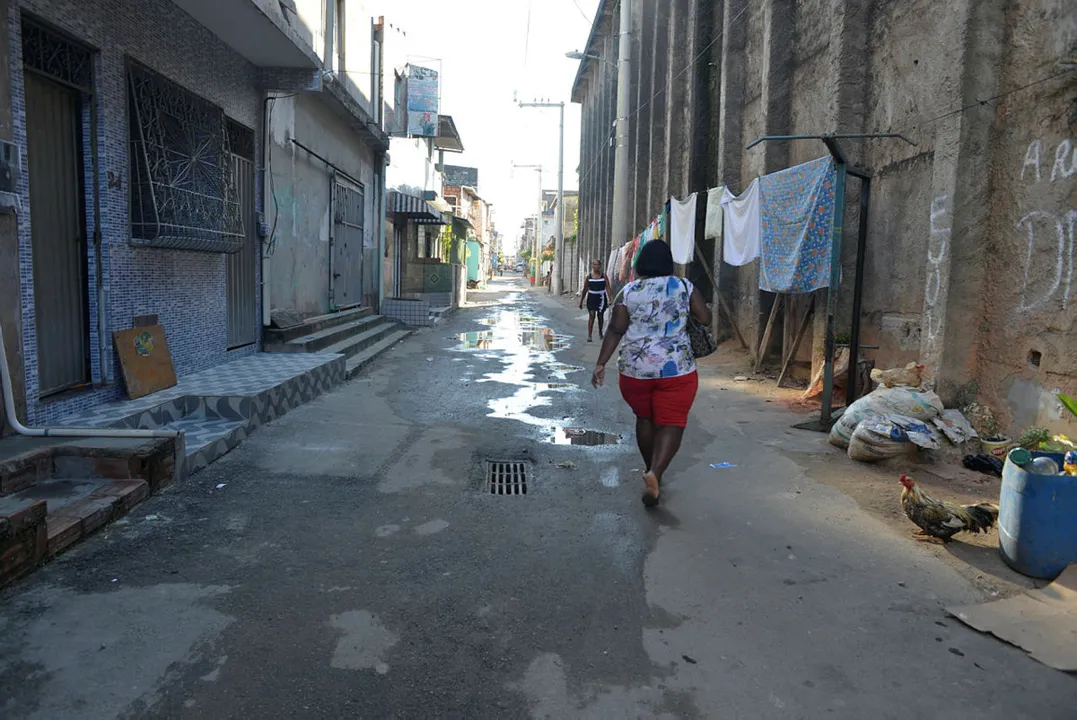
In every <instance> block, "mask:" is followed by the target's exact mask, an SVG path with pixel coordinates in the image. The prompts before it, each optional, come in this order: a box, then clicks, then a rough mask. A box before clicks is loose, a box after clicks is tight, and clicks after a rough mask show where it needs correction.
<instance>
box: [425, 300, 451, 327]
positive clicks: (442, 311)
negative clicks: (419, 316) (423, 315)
mask: <svg viewBox="0 0 1077 720" xmlns="http://www.w3.org/2000/svg"><path fill="white" fill-rule="evenodd" d="M451 312H452V305H446V306H445V307H432V308H430V324H431V325H438V324H440V323H441V322H442V321H444V320H445V316H446V315H448V314H449V313H451Z"/></svg>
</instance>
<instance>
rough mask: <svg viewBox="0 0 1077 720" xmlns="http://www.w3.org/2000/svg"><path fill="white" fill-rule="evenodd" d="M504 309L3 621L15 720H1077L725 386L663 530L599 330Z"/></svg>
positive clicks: (99, 544) (84, 558)
mask: <svg viewBox="0 0 1077 720" xmlns="http://www.w3.org/2000/svg"><path fill="white" fill-rule="evenodd" d="M495 287H496V288H497V289H498V292H492V293H477V294H473V295H472V296H471V298H470V299H471V300H472V301H477V302H488V303H489V304H490V305H489V307H484V308H474V309H467V310H464V311H462V312H459V313H457V314H456V315H454V316H453V317H451V318H450V319H449V321H448V322H447V324H445V325H443V326H441V327H438V328H435V329H433V330H428V331H423V332H421V333H419V334H417V335H415V336H413V337H412V338H411V339H409V340H408V341H406V342H405V343H403V344H401V345H400V346H398V347H397V348H395V349H394V350H392V351H391V352H390V353H389V354H388V355H387V356H385V357H384V358H382V359H381V360H379V361H378V363H377V364H375V365H374V366H373V368H372V369H371V370H370V371H368V372H367V373H366V375H364V376H362V377H361V378H359V379H357V380H356V381H353V382H351V383H350V384H348V385H346V386H344V387H342V388H340V389H338V390H337V391H335V392H333V393H330V394H329V395H326V396H323V397H322V398H319V399H318V400H316V401H314V402H312V403H310V404H308V405H306V406H304V407H301V408H298V409H296V410H294V411H293V412H291V413H290V414H288V415H287V416H285V417H284V418H282V419H280V420H279V421H277V422H275V423H272V424H271V425H269V426H267V427H264V428H262V429H261V430H259V431H258V432H256V433H255V434H254V435H253V436H252V437H251V438H250V439H249V440H248V441H247V442H245V443H244V444H243V445H241V446H240V447H239V448H238V449H236V450H235V451H233V452H232V453H230V454H229V455H228V456H226V457H225V458H223V459H222V460H220V461H218V462H217V463H215V464H214V465H212V466H211V467H210V468H208V469H207V470H205V471H203V472H202V473H199V474H197V475H195V476H194V477H193V478H191V479H189V480H188V481H187V482H185V483H183V484H181V485H179V486H177V487H174V488H171V489H169V490H168V491H166V492H165V493H163V494H162V495H160V496H158V497H156V498H153V499H151V500H150V501H149V502H147V503H145V504H144V505H142V506H140V507H139V508H137V509H136V511H135V512H134V513H133V514H132V515H131V516H129V517H128V518H127V519H126V521H122V522H121V523H119V524H116V525H113V526H112V527H111V528H110V529H108V530H107V531H106V532H105V533H103V534H100V535H98V536H95V537H93V538H91V539H90V540H89V541H87V542H85V543H83V544H82V545H81V546H79V547H78V548H76V549H75V550H74V551H72V552H70V553H68V554H67V555H65V556H63V557H61V558H60V559H59V560H58V561H56V562H54V563H53V564H51V565H50V566H48V567H47V568H45V569H43V570H42V571H39V572H38V573H37V574H36V575H34V576H33V577H31V578H30V579H28V580H27V581H24V582H22V583H20V584H18V585H16V586H15V587H14V588H11V589H9V590H7V591H5V592H4V593H3V594H2V595H0V603H2V608H0V711H2V712H0V714H2V716H3V717H5V718H8V717H10V718H22V717H41V718H67V717H78V718H97V717H102V718H107V717H143V716H146V717H191V718H194V717H198V718H207V717H208V718H231V717H362V718H382V717H400V718H431V717H444V718H524V717H550V718H574V717H594V718H621V717H640V718H653V717H667V718H690V717H718V718H725V717H729V718H742V717H743V718H771V717H774V718H785V717H794V718H815V717H850V718H854V717H855V718H860V717H872V718H890V717H893V718H899V717H961V718H964V717H968V718H972V717H976V718H984V717H999V718H1002V717H1005V718H1015V717H1036V718H1072V717H1074V715H1073V710H1072V708H1073V707H1077V705H1075V704H1074V701H1075V699H1077V686H1075V681H1074V679H1073V678H1070V677H1067V676H1064V675H1062V674H1060V673H1056V672H1054V671H1051V670H1048V669H1046V668H1044V667H1042V666H1040V665H1038V664H1036V663H1035V662H1033V661H1031V660H1029V659H1027V658H1026V657H1024V655H1023V653H1021V652H1020V651H1018V650H1015V649H1013V648H1009V647H1008V646H1005V645H1003V644H1002V643H999V642H997V641H995V640H993V639H991V638H988V637H983V636H980V635H978V634H976V633H973V632H971V631H968V630H966V629H964V628H963V627H961V626H959V625H958V624H957V623H956V622H955V621H952V620H948V619H946V616H945V613H944V612H943V611H942V607H943V605H944V604H949V603H954V602H970V601H976V600H979V599H981V598H980V596H979V594H978V593H977V591H975V590H974V589H973V588H971V587H970V586H969V585H968V584H967V583H965V581H964V580H962V579H961V578H960V577H958V576H957V575H956V574H955V573H953V572H952V571H950V570H949V569H947V568H945V567H944V566H942V565H941V563H939V562H937V561H935V560H934V559H933V558H930V557H928V556H925V555H919V554H917V553H916V552H915V550H913V551H911V552H910V551H908V550H907V549H906V547H905V545H904V544H902V543H904V542H905V541H904V540H901V541H899V540H898V539H896V538H895V537H893V536H892V533H890V531H888V530H887V529H885V528H883V527H882V526H880V525H879V524H877V523H874V522H873V521H871V520H870V519H868V518H866V517H865V516H864V515H863V514H861V513H860V512H859V510H858V509H857V508H856V507H855V506H854V505H853V504H852V503H851V502H849V501H848V500H847V499H846V498H844V497H843V496H841V495H840V494H838V493H836V492H835V491H833V490H831V489H829V488H825V487H821V486H817V485H815V484H814V483H812V482H811V481H810V480H808V479H807V478H805V477H804V476H803V474H802V473H800V472H799V470H798V469H797V468H796V467H795V466H794V465H792V463H791V462H789V461H788V460H786V459H785V458H783V457H782V456H781V455H780V454H779V453H777V452H774V451H773V445H774V436H773V435H767V434H766V433H763V432H761V431H760V430H747V431H746V430H745V427H746V425H745V423H749V422H751V423H753V424H752V425H748V426H747V427H750V428H763V427H770V426H773V427H775V428H777V427H781V428H786V425H785V424H783V423H784V422H785V420H784V418H782V417H781V416H780V415H779V414H778V413H779V411H778V410H776V409H775V408H773V407H769V406H763V405H762V404H761V401H759V400H756V399H750V398H742V397H734V396H733V393H725V392H721V393H720V392H718V390H716V389H714V388H707V386H706V383H704V390H703V391H702V394H701V396H700V399H699V401H698V402H697V408H696V412H695V415H694V418H695V422H694V425H693V427H692V428H690V429H689V432H688V434H687V436H686V444H685V449H684V451H683V452H682V454H681V456H679V457H678V458H677V460H675V462H674V465H673V467H672V468H671V471H670V472H671V478H672V480H673V481H672V482H671V483H670V486H669V488H668V491H667V493H666V494H665V497H664V499H665V506H664V508H662V509H660V510H658V511H657V512H648V511H645V510H644V509H643V507H642V505H641V504H640V502H639V490H640V488H639V487H638V485H639V483H638V481H637V475H638V473H639V467H640V466H639V461H638V459H637V455H636V451H635V447H634V441H633V438H632V434H631V416H630V413H629V412H628V410H627V408H625V407H624V406H623V404H622V403H621V402H620V400H619V398H618V396H617V395H616V390H615V388H612V387H611V388H606V389H604V390H602V391H597V392H596V391H593V390H591V389H590V388H589V386H587V381H588V380H589V376H590V375H589V371H587V370H585V368H590V366H591V364H592V363H593V358H594V356H595V355H596V354H597V344H593V345H590V346H588V345H586V344H585V343H583V342H582V340H583V338H584V333H585V325H584V324H583V323H582V322H581V321H580V317H581V314H580V313H578V312H575V311H574V310H573V311H566V310H565V309H564V308H563V307H562V306H559V305H556V304H555V303H554V302H553V301H552V300H549V299H548V298H543V297H536V296H533V295H531V294H529V293H527V292H522V287H520V286H518V285H515V284H514V283H513V281H512V280H510V279H508V278H506V279H505V280H504V281H500V282H498V283H496V284H495ZM768 423H770V424H769V425H768ZM566 429H568V432H567V433H566ZM578 429H587V430H592V431H597V432H599V433H610V434H612V435H614V436H616V435H618V434H620V435H622V436H623V442H621V443H620V444H614V445H601V446H580V445H573V444H571V443H572V441H573V440H574V439H575V440H584V441H586V442H597V441H599V440H602V439H604V438H603V437H602V436H600V435H591V434H589V435H586V436H579V432H578ZM774 432H775V433H779V434H780V435H781V436H782V437H783V438H784V436H785V435H786V434H788V433H784V434H783V433H782V431H778V430H775V431H774ZM818 441H819V439H818V438H817V437H814V436H812V437H807V438H806V437H804V436H803V435H800V436H790V437H788V438H786V439H784V440H783V442H786V443H809V442H818ZM490 459H494V460H522V461H527V462H529V463H531V467H532V474H531V478H530V483H529V486H528V493H527V495H526V496H522V497H496V496H492V495H490V494H488V493H486V492H484V489H485V488H484V467H485V462H486V461H487V460H490ZM727 459H733V460H736V461H738V465H739V467H738V468H736V469H732V470H728V471H715V470H712V469H710V468H709V467H708V466H707V464H708V463H710V462H716V461H720V460H727ZM564 463H570V467H568V468H563V467H559V464H564ZM722 472H725V473H726V474H724V475H723V474H720V473H722ZM222 484H223V487H218V486H219V485H222ZM950 648H955V649H958V650H960V652H962V653H964V654H963V655H958V654H956V653H954V652H952V651H951V650H950Z"/></svg>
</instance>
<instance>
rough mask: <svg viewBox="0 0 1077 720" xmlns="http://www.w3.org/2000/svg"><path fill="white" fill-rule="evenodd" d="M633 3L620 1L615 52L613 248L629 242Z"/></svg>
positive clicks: (611, 228) (611, 230)
mask: <svg viewBox="0 0 1077 720" xmlns="http://www.w3.org/2000/svg"><path fill="white" fill-rule="evenodd" d="M631 31H632V0H621V33H620V36H619V38H618V50H617V131H616V132H617V147H616V151H615V154H614V156H613V218H612V222H611V227H610V234H611V235H612V236H613V237H611V238H610V240H611V242H612V243H613V247H619V246H621V245H623V244H624V243H626V242H628V234H629V229H628V113H629V112H630V111H629V98H628V90H629V87H628V86H629V83H630V82H631V80H630V76H631V73H630V71H629V60H630V57H629V56H630V54H631V51H632V37H631Z"/></svg>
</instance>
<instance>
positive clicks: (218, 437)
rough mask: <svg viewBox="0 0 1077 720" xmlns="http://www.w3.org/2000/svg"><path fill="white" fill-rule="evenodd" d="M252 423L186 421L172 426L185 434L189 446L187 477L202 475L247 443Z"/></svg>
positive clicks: (202, 419)
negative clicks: (202, 471) (210, 465)
mask: <svg viewBox="0 0 1077 720" xmlns="http://www.w3.org/2000/svg"><path fill="white" fill-rule="evenodd" d="M251 424H252V423H251V421H250V420H228V419H223V418H199V417H186V418H183V419H181V420H176V421H174V422H171V423H169V424H168V425H167V426H166V427H167V428H168V429H170V430H182V431H183V435H184V439H185V440H186V445H187V459H186V463H187V465H186V468H185V470H186V474H188V475H189V474H191V473H194V472H198V471H199V470H201V469H202V468H204V467H206V466H207V465H209V464H210V463H211V462H213V461H214V460H216V459H217V458H219V457H221V456H222V455H224V454H226V453H227V452H228V451H230V450H231V449H232V448H234V447H235V446H236V445H239V443H241V442H243V441H244V440H246V439H247V435H248V434H249V431H250V430H251V429H253V428H251V427H250V426H251Z"/></svg>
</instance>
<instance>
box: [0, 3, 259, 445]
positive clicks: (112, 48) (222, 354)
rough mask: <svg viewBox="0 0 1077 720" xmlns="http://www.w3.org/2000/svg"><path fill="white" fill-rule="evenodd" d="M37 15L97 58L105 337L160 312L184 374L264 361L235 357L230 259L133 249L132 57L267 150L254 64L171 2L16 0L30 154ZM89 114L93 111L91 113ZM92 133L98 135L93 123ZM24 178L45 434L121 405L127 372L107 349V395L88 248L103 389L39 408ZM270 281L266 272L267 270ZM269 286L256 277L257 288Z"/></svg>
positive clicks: (20, 99) (22, 136)
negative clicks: (29, 27) (128, 71)
mask: <svg viewBox="0 0 1077 720" xmlns="http://www.w3.org/2000/svg"><path fill="white" fill-rule="evenodd" d="M23 12H25V13H28V14H30V15H32V16H34V17H36V18H38V19H41V20H44V21H46V22H47V23H49V24H51V25H53V26H55V27H57V28H59V29H61V30H63V31H64V32H66V33H68V34H70V35H71V36H72V37H74V38H75V39H77V40H80V41H82V42H83V43H85V44H86V45H88V46H91V47H94V48H98V50H97V52H96V53H95V91H96V96H97V108H98V134H97V135H98V136H97V140H98V158H99V173H98V174H99V177H98V178H97V180H98V182H97V185H98V187H99V189H100V190H99V191H100V204H101V216H100V224H101V231H102V237H103V243H104V246H105V247H104V251H103V256H104V257H103V265H104V266H103V268H102V275H103V281H104V284H105V288H106V304H107V308H108V314H107V332H108V334H109V338H111V332H112V331H113V330H117V329H124V328H127V327H130V324H131V318H132V316H134V315H139V314H146V313H155V314H157V315H159V316H160V319H161V322H162V323H163V324H164V326H165V330H166V332H167V335H168V340H169V345H170V347H171V351H172V356H173V360H174V362H175V365H176V371H177V373H178V374H180V375H184V374H189V373H192V372H197V371H199V370H203V369H205V368H208V367H211V366H213V365H217V364H220V363H222V362H225V361H227V360H228V359H230V358H231V357H233V356H240V355H246V354H250V353H253V352H255V351H256V349H257V344H256V345H253V346H248V347H245V348H241V349H238V350H235V351H233V352H228V350H227V347H226V345H227V337H226V332H227V316H226V311H227V310H226V294H225V268H226V258H225V256H224V255H220V254H210V253H191V252H182V251H175V250H162V249H149V248H134V247H132V246H131V245H130V244H129V240H130V225H129V220H128V197H129V188H128V175H129V170H128V169H129V163H128V141H127V131H128V126H127V101H126V76H125V58H126V57H131V58H133V59H135V60H138V61H139V62H141V63H143V64H145V65H147V66H149V67H150V68H152V69H154V70H155V71H157V72H159V73H161V74H163V75H165V76H166V77H168V78H169V79H171V80H173V81H175V82H178V83H179V84H181V85H183V86H184V87H186V88H188V89H190V90H192V91H194V92H196V93H197V94H199V95H201V96H202V97H204V98H206V99H208V100H210V101H211V102H213V103H216V104H217V105H219V106H220V107H222V108H223V109H224V111H225V113H226V114H227V115H228V116H229V117H230V118H232V119H234V120H236V121H237V122H239V123H241V124H243V125H245V126H247V127H249V128H253V129H254V130H255V134H256V137H255V147H261V146H262V140H261V130H262V122H261V117H262V93H261V92H260V90H259V89H258V82H257V72H256V69H255V68H254V66H252V65H251V64H250V63H248V62H247V61H246V60H245V59H244V58H242V57H241V56H239V55H238V54H236V53H235V52H233V51H232V50H231V49H230V48H228V47H227V46H226V45H225V44H224V43H223V42H221V41H220V40H219V39H218V38H217V37H216V36H215V35H213V34H212V33H210V32H209V31H208V30H206V29H205V28H204V27H203V26H202V25H200V24H198V23H197V22H196V21H195V20H194V19H193V18H191V17H190V16H189V15H187V14H186V13H184V12H183V11H182V10H180V9H179V8H178V7H177V6H176V5H174V4H173V3H171V2H168V0H15V1H13V2H12V3H11V8H10V11H9V13H8V18H7V20H8V29H9V33H10V35H9V37H10V40H11V51H10V61H11V82H12V105H13V111H14V130H15V133H14V136H15V142H16V143H18V144H19V145H20V146H21V147H22V148H24V149H25V147H26V106H25V96H24V82H23V69H22V49H21V18H22V13H23ZM88 107H89V106H88ZM85 127H86V128H87V129H88V128H89V127H90V125H89V118H88V116H87V118H86V123H85ZM85 136H86V142H85V143H84V154H85V156H86V173H87V174H86V181H87V182H86V186H87V198H86V207H87V213H88V215H89V218H88V222H87V226H88V228H90V231H91V232H92V228H93V227H94V218H93V212H94V202H93V185H94V183H93V178H92V177H91V176H90V172H91V165H90V145H89V133H88V132H87V133H85ZM25 166H26V164H25V163H24V174H23V176H22V178H20V188H19V190H20V195H21V200H22V204H23V205H22V206H23V213H22V214H21V216H20V218H19V264H20V274H21V297H22V303H23V314H22V320H23V353H24V355H25V358H26V394H27V398H28V402H27V413H28V415H29V419H30V421H31V422H32V423H35V424H38V425H44V424H49V423H52V422H55V421H56V420H57V419H59V418H60V417H63V416H65V415H67V414H70V413H73V412H79V411H82V410H85V409H87V408H89V407H92V406H95V405H98V404H100V403H102V402H106V401H109V400H115V399H118V398H120V397H123V395H124V390H123V385H122V380H121V379H120V378H121V376H120V372H119V365H118V362H117V361H116V360H115V358H114V354H113V352H112V343H111V340H110V339H109V341H108V347H107V352H106V359H105V365H106V368H107V378H108V380H109V384H108V385H104V386H102V385H100V384H99V383H100V381H101V380H102V372H101V370H102V368H101V367H100V366H101V362H100V352H99V344H98V332H97V328H98V323H97V312H98V308H97V287H96V281H95V270H96V268H95V260H94V250H93V247H92V242H91V243H88V245H89V258H88V260H89V266H90V267H89V293H88V294H89V298H88V301H89V312H90V348H91V352H90V355H91V365H92V377H93V379H94V382H95V385H97V387H96V388H95V389H93V390H89V391H85V392H79V393H75V394H71V395H68V396H66V397H61V398H59V399H52V400H47V401H45V402H41V401H39V400H37V396H38V378H37V370H38V367H37V351H36V348H37V333H36V327H35V320H34V302H33V298H34V293H33V272H32V257H31V235H30V215H31V213H30V211H31V208H30V204H29V193H28V182H27V177H26V174H25ZM261 177H262V176H261V168H258V170H257V172H256V178H257V179H256V188H255V197H256V198H257V199H256V205H257V207H258V209H259V210H260V209H261V207H262V201H261V198H262V190H261ZM257 272H258V273H259V274H260V272H261V270H260V268H259V269H258V271H257ZM259 283H260V278H256V283H255V288H252V292H257V290H256V288H257V286H258V284H259Z"/></svg>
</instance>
